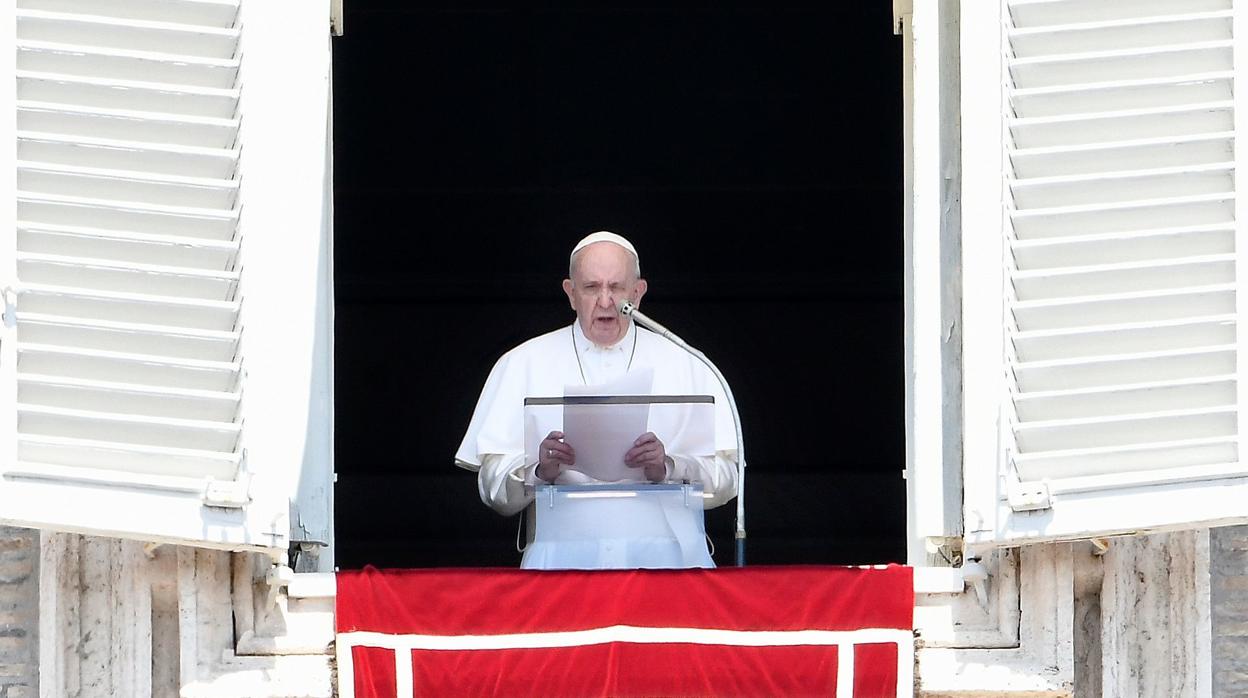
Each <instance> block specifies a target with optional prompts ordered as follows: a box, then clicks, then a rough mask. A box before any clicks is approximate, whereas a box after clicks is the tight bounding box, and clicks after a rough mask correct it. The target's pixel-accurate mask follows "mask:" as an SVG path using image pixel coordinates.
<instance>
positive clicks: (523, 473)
mask: <svg viewBox="0 0 1248 698" xmlns="http://www.w3.org/2000/svg"><path fill="white" fill-rule="evenodd" d="M532 470H533V466H526V465H525V464H524V454H519V455H515V456H504V455H500V454H497V453H489V454H486V455H485V456H484V457H482V459H481V470H480V471H479V472H478V473H477V490H478V491H479V492H480V493H481V501H482V502H485V503H486V505H488V506H489V507H490V508H491V509H493V510H494V511H497V512H498V513H500V514H502V515H503V516H511V515H512V514H515V513H517V512H519V511H522V510H523V509H524V508H525V507H526V506H528V505H529V502H531V501H533V495H532V493H531V492H526V491H525V481H526V479H528V480H529V481H530V483H531V482H532V478H531V475H530V472H529V471H532Z"/></svg>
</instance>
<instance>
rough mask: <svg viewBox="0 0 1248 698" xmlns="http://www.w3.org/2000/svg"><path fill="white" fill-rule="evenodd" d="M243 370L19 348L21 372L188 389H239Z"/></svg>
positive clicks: (202, 363) (48, 348)
mask: <svg viewBox="0 0 1248 698" xmlns="http://www.w3.org/2000/svg"><path fill="white" fill-rule="evenodd" d="M239 370H240V369H239V365H238V364H237V363H231V362H224V361H202V360H196V359H178V358H172V357H157V356H151V355H146V354H126V353H122V352H113V351H103V350H96V349H84V348H81V347H59V346H53V345H42V344H23V345H22V346H21V347H19V348H18V371H19V372H21V373H34V374H40V375H50V376H62V377H65V378H81V379H85V380H98V381H111V382H117V383H129V384H134V385H148V386H155V387H160V386H164V387H167V388H178V389H184V390H208V391H215V392H233V391H235V390H237V388H238V376H239Z"/></svg>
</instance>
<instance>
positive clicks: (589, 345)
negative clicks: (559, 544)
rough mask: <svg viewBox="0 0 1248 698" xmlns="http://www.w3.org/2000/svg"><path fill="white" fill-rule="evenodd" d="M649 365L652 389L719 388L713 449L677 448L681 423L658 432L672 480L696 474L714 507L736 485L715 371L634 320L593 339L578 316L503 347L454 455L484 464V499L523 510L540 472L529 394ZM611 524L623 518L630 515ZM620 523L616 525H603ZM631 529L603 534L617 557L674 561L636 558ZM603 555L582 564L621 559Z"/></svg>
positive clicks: (728, 419) (569, 476)
mask: <svg viewBox="0 0 1248 698" xmlns="http://www.w3.org/2000/svg"><path fill="white" fill-rule="evenodd" d="M645 369H650V370H652V371H653V384H652V392H653V393H654V394H656V395H711V396H713V397H714V398H715V451H716V453H715V455H714V456H708V455H702V456H699V455H689V454H686V453H681V450H680V449H681V446H682V441H683V440H682V435H681V434H680V433H671V434H661V433H659V434H657V435H658V436H659V437H660V439H661V440H663V442H664V447H665V449H666V451H667V455H668V456H670V457H671V459H672V466H671V467H670V468H669V472H668V477H667V480H668V481H669V482H696V483H700V484H701V485H702V487H703V490H704V492H705V493H706V494H707V495H708V497H707V498H706V499H705V500H704V505H705V507H706V508H708V509H709V508H712V507H716V506H719V505H721V504H724V503H725V502H727V501H729V500H731V499H732V498H733V497H734V496H736V494H737V466H736V429H735V427H734V424H733V420H732V412H731V410H730V408H729V407H728V399H727V397H726V396H725V395H724V392H723V390H722V389H721V387H720V385H719V381H718V380H716V378H715V376H714V374H713V373H711V371H710V369H708V368H707V367H706V366H705V365H704V364H702V362H701V361H699V360H698V359H696V358H694V357H693V356H691V355H690V354H689V353H688V352H686V351H684V350H682V349H681V348H680V347H678V346H676V345H675V344H673V343H672V342H670V341H668V340H666V339H664V338H663V337H660V336H659V335H657V334H654V333H653V332H650V331H649V330H646V329H644V328H639V327H637V326H636V324H635V323H631V322H630V323H629V330H628V332H627V334H625V336H624V338H623V339H621V340H620V341H619V342H618V343H616V344H615V345H614V346H612V347H605V348H604V347H598V346H596V345H594V344H593V342H591V341H589V339H587V338H586V337H585V335H584V334H583V333H582V331H581V328H580V325H579V324H577V323H575V322H573V323H572V325H571V326H568V327H563V328H561V329H558V330H555V331H553V332H548V333H546V334H544V335H541V336H539V337H535V338H533V339H530V340H529V341H527V342H525V343H524V344H521V345H520V346H518V347H516V348H514V349H512V350H511V351H509V352H507V353H506V354H504V355H503V356H502V358H500V359H499V360H498V362H497V363H496V364H495V365H494V369H493V370H492V371H490V375H489V378H487V379H486V382H485V387H484V389H482V391H481V397H480V398H479V399H478V401H477V407H476V410H475V411H474V412H473V415H472V421H471V422H470V423H469V425H468V432H467V433H466V434H465V435H464V440H463V442H462V443H461V444H460V446H459V451H458V452H457V453H456V454H455V462H456V464H457V465H459V466H461V467H463V468H466V469H469V470H476V471H478V476H477V486H478V489H479V491H480V494H481V500H482V501H483V502H485V503H486V504H487V505H489V506H490V507H491V508H493V509H494V510H495V511H497V512H499V513H500V514H504V515H510V514H514V513H517V512H519V511H521V510H523V509H524V508H525V507H526V506H528V504H529V502H531V501H533V491H532V486H533V485H534V484H539V483H538V481H537V479H536V476H535V470H536V468H537V464H536V463H535V462H532V463H530V462H526V458H525V433H524V399H525V398H527V397H560V396H562V395H564V390H565V387H567V386H581V385H598V384H601V383H606V382H609V381H613V380H615V379H618V378H619V377H621V376H623V375H624V374H625V373H627V372H630V371H638V370H645ZM656 433H657V432H656ZM543 436H544V434H543ZM637 436H641V434H638V435H637ZM594 482H597V481H595V480H592V479H591V478H589V477H587V476H585V475H583V474H581V473H579V472H577V471H574V470H572V471H569V470H564V471H563V472H562V473H561V474H560V476H559V479H558V480H556V484H583V483H594ZM600 518H602V517H600ZM609 518H611V519H615V518H617V517H609ZM615 524H616V525H617V527H619V526H624V525H625V524H627V522H626V521H615ZM530 530H532V528H531V527H530ZM623 533H624V532H623V531H612V532H610V533H608V534H605V535H609V536H615V535H616V534H623ZM626 538H627V536H625V537H624V538H621V539H618V540H613V541H603V545H604V546H608V547H610V548H612V549H614V551H615V552H614V553H613V554H612V556H611V557H612V558H613V559H616V560H630V561H632V562H630V563H629V564H628V565H627V566H632V567H648V566H670V565H648V564H645V561H644V560H642V561H641V562H639V563H636V564H634V563H635V562H636V556H635V555H632V556H630V555H628V554H626V553H621V550H620V548H621V546H623V547H624V548H627V546H628V545H629V543H628V541H627V539H626ZM604 550H605V548H604ZM604 554H605V553H604ZM525 555H526V561H525V562H526V565H525V566H532V565H529V564H527V563H530V562H531V560H529V559H528V558H529V555H530V553H529V552H526V553H525ZM599 562H600V563H601V564H594V561H592V560H586V561H585V564H583V565H577V566H580V567H610V566H618V565H614V564H611V562H610V561H609V560H606V559H605V558H604V559H603V560H600V561H599Z"/></svg>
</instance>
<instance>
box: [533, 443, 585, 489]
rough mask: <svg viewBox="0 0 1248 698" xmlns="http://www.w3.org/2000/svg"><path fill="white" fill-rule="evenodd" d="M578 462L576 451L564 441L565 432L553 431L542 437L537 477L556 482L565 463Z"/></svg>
mask: <svg viewBox="0 0 1248 698" xmlns="http://www.w3.org/2000/svg"><path fill="white" fill-rule="evenodd" d="M575 462H576V451H573V450H572V447H571V446H569V445H567V444H566V443H564V442H563V432H561V431H552V432H550V433H549V434H547V435H546V438H545V439H542V445H541V448H540V449H539V450H538V453H537V477H538V478H540V479H542V480H545V481H546V482H554V481H555V478H557V477H559V471H561V470H562V469H563V466H565V465H572V464H573V463H575Z"/></svg>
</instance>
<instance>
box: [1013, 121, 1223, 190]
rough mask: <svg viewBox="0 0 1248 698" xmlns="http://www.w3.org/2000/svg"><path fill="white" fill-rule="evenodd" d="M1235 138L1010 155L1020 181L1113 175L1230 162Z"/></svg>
mask: <svg viewBox="0 0 1248 698" xmlns="http://www.w3.org/2000/svg"><path fill="white" fill-rule="evenodd" d="M1234 138H1235V134H1234V132H1232V131H1225V132H1222V133H1208V134H1198V135H1193V136H1186V137H1179V138H1174V137H1166V138H1146V139H1141V140H1138V141H1129V142H1125V143H1124V142H1116V143H1111V144H1104V143H1092V144H1082V145H1075V146H1059V147H1049V148H1028V149H1014V150H1011V151H1010V152H1009V157H1010V162H1011V164H1012V165H1013V166H1014V174H1015V176H1016V177H1018V178H1019V180H1020V181H1022V180H1028V179H1032V178H1051V177H1064V176H1077V175H1089V174H1096V175H1098V176H1112V173H1114V172H1123V171H1132V170H1147V169H1168V168H1172V167H1179V166H1189V167H1190V166H1192V165H1210V164H1214V163H1221V162H1228V163H1233V162H1234V158H1235V148H1234Z"/></svg>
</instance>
